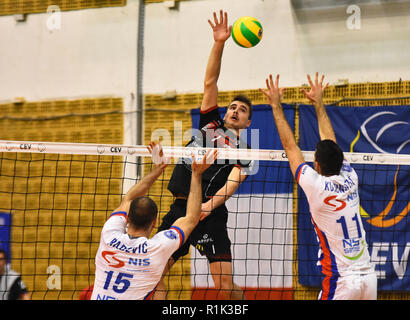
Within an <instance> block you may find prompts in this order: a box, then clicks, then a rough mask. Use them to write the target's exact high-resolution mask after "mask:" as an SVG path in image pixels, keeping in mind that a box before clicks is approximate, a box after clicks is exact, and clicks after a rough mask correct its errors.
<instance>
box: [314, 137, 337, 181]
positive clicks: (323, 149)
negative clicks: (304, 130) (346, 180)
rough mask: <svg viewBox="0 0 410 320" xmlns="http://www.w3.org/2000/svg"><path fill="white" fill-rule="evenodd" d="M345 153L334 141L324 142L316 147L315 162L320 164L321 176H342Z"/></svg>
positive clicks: (320, 142)
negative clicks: (341, 170)
mask: <svg viewBox="0 0 410 320" xmlns="http://www.w3.org/2000/svg"><path fill="white" fill-rule="evenodd" d="M343 159H344V155H343V151H342V149H340V147H339V146H338V144H337V143H336V142H334V141H333V140H328V139H327V140H322V141H319V142H318V143H317V145H316V151H315V161H317V162H318V163H319V166H320V169H321V174H322V175H324V176H333V175H338V174H340V169H341V168H342V165H343Z"/></svg>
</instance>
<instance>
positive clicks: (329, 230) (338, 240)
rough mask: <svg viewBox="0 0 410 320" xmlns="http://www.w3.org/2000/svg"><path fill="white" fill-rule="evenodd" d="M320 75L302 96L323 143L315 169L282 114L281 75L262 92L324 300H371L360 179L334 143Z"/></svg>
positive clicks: (374, 296)
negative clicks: (311, 241) (298, 192)
mask: <svg viewBox="0 0 410 320" xmlns="http://www.w3.org/2000/svg"><path fill="white" fill-rule="evenodd" d="M323 80H324V76H322V77H321V80H320V82H319V80H318V73H316V76H315V82H314V83H313V82H312V80H311V78H310V76H309V75H308V81H309V84H310V91H309V92H307V91H306V90H302V91H303V93H304V94H305V95H306V97H307V98H308V99H309V100H310V101H311V102H312V103H313V105H314V108H315V110H316V114H317V118H318V125H319V134H320V139H321V141H319V142H318V144H317V146H316V150H315V159H314V169H313V168H312V167H310V166H309V165H307V164H306V163H305V160H304V158H303V154H302V152H301V151H300V149H299V147H298V145H297V144H296V141H295V138H294V136H293V132H292V130H291V129H290V126H289V124H288V122H287V121H286V118H285V116H284V113H283V109H282V106H281V98H282V95H283V92H284V89H279V87H278V85H279V75H277V76H276V81H275V84H274V83H273V78H272V75H270V76H269V79H266V86H267V89H266V90H262V89H261V90H260V91H261V92H263V93H264V94H265V96H266V98H267V100H268V102H269V104H270V105H271V106H272V111H273V116H274V119H275V123H276V127H277V130H278V133H279V136H280V139H281V142H282V145H283V148H284V149H285V152H286V154H287V156H288V159H289V165H290V169H291V171H292V173H293V175H294V177H295V179H296V180H297V182H298V184H299V185H300V186H301V188H302V189H303V191H304V192H305V194H306V197H307V199H308V202H309V206H310V212H311V217H312V223H313V226H314V229H315V231H316V234H317V236H318V240H319V245H320V249H319V250H320V252H319V253H320V254H319V261H320V265H321V271H322V274H323V281H322V290H321V292H320V294H319V299H322V300H375V299H377V278H376V274H375V272H374V266H373V265H372V264H371V262H370V256H369V252H368V247H367V243H366V233H365V230H364V229H363V224H362V220H361V217H360V213H359V212H360V211H359V194H358V177H357V174H356V172H355V170H354V169H353V168H352V167H351V166H350V164H349V163H348V162H347V161H346V160H345V159H344V156H343V152H342V150H341V149H340V147H339V146H338V145H337V143H336V136H335V133H334V131H333V127H332V124H331V122H330V119H329V117H328V115H327V112H326V109H325V107H324V104H323V100H322V96H323V92H324V90H325V89H326V87H327V84H326V85H323Z"/></svg>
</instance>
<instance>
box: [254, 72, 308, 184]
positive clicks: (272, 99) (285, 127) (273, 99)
mask: <svg viewBox="0 0 410 320" xmlns="http://www.w3.org/2000/svg"><path fill="white" fill-rule="evenodd" d="M266 88H267V89H266V90H262V89H259V91H261V92H262V93H263V94H264V95H265V96H266V98H267V100H268V103H269V104H270V105H271V107H272V112H273V118H274V119H275V123H276V128H277V130H278V134H279V137H280V141H281V142H282V146H283V148H284V149H285V152H286V155H287V157H288V160H289V166H290V170H291V171H292V174H293V176H295V173H296V170H297V168H298V167H299V166H300V164H302V163H303V162H305V160H304V158H303V154H302V152H301V151H300V148H299V146H298V145H297V143H296V140H295V137H294V135H293V131H292V129H291V128H290V126H289V123H288V121H287V120H286V117H285V113H284V112H283V108H282V103H281V100H282V96H283V92H284V91H285V90H284V89H283V88H281V89H279V75H277V76H276V81H275V83H273V77H272V75H269V79H266Z"/></svg>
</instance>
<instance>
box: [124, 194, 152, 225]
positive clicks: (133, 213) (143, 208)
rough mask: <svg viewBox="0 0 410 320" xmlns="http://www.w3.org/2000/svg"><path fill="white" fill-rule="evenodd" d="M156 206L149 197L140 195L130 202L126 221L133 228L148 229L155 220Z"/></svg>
mask: <svg viewBox="0 0 410 320" xmlns="http://www.w3.org/2000/svg"><path fill="white" fill-rule="evenodd" d="M157 215H158V208H157V205H156V204H155V202H154V201H153V200H152V199H151V198H149V197H140V198H137V199H134V200H133V201H132V202H131V205H130V210H129V213H128V223H129V224H130V225H131V226H132V227H133V228H134V229H142V230H149V229H150V228H151V227H152V226H153V225H154V223H156V221H157Z"/></svg>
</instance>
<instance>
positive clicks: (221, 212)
mask: <svg viewBox="0 0 410 320" xmlns="http://www.w3.org/2000/svg"><path fill="white" fill-rule="evenodd" d="M213 16H214V21H213V22H212V21H211V20H208V22H209V24H210V26H211V28H212V30H213V37H214V44H213V47H212V50H211V53H210V56H209V60H208V64H207V69H206V74H205V81H204V95H203V100H202V104H201V108H200V121H199V128H200V130H199V131H198V132H197V134H196V135H195V136H194V137H193V138H192V140H191V141H190V142H189V143H188V145H187V146H190V147H215V148H226V147H229V148H249V146H248V145H247V144H246V143H245V142H243V141H242V140H241V139H240V138H239V137H240V134H241V131H242V130H244V129H246V128H247V127H248V126H249V125H250V123H251V115H252V103H251V101H250V100H249V99H248V98H247V97H245V96H242V95H239V96H237V97H235V98H234V99H233V101H232V102H231V103H230V104H229V106H228V108H227V111H226V114H225V117H224V119H221V116H220V114H219V110H218V101H217V100H218V86H217V81H218V78H219V73H220V69H221V60H222V53H223V49H224V45H225V41H226V40H228V38H229V37H230V35H231V28H232V27H231V26H228V17H227V13H226V12H223V11H222V10H221V11H220V14H219V19H218V16H217V14H216V13H215V12H214V14H213ZM252 163H253V162H251V161H232V160H226V161H221V160H218V161H217V163H215V164H213V165H211V167H210V168H208V169H207V170H206V171H205V172H204V173H203V176H202V188H203V190H202V197H203V203H202V213H201V218H200V223H199V224H198V226H197V227H196V228H195V230H194V231H193V232H192V234H191V236H190V238H189V239H188V240H187V241H186V242H185V245H184V246H182V247H181V248H180V249H178V250H177V251H176V252H175V253H174V254H173V255H172V257H171V259H170V261H169V264H168V267H167V268H166V270H165V271H164V275H165V274H166V273H167V272H168V271H169V268H171V267H172V265H173V264H174V263H175V262H176V261H177V260H178V259H179V258H180V257H182V256H184V255H186V254H187V253H188V252H189V246H190V245H192V246H194V247H195V248H196V249H197V250H198V251H199V252H200V253H201V254H202V255H205V256H206V257H207V258H208V261H209V267H210V271H211V273H212V278H213V280H214V283H215V288H216V289H217V290H218V294H219V296H218V297H221V298H224V299H243V298H244V294H243V291H242V289H241V288H240V287H239V286H237V285H236V284H235V283H234V282H233V276H232V256H231V242H230V240H229V237H228V232H227V227H226V224H227V220H228V210H227V208H226V206H225V201H226V200H227V199H229V197H230V196H231V195H233V194H234V193H235V191H236V190H237V188H238V187H239V185H240V184H241V183H242V182H243V181H244V180H245V178H246V177H247V175H249V174H250V172H251V170H252ZM190 176H191V168H190V159H184V158H182V159H179V162H178V164H177V165H176V166H175V169H174V171H173V173H172V176H171V179H170V181H169V185H168V189H169V190H170V191H171V192H172V194H173V195H174V197H175V201H174V203H173V204H172V205H171V208H170V211H169V212H168V213H167V215H165V217H164V219H163V222H162V224H161V226H160V227H159V229H158V231H161V230H164V229H167V228H169V227H170V226H171V225H172V223H173V222H174V221H175V220H176V219H178V218H179V217H181V216H184V215H185V211H186V203H187V195H188V193H189V187H190V186H189V183H190V180H191V179H190ZM165 298H166V288H165V284H164V283H163V281H160V283H159V284H158V287H157V290H156V293H155V295H154V299H165Z"/></svg>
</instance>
